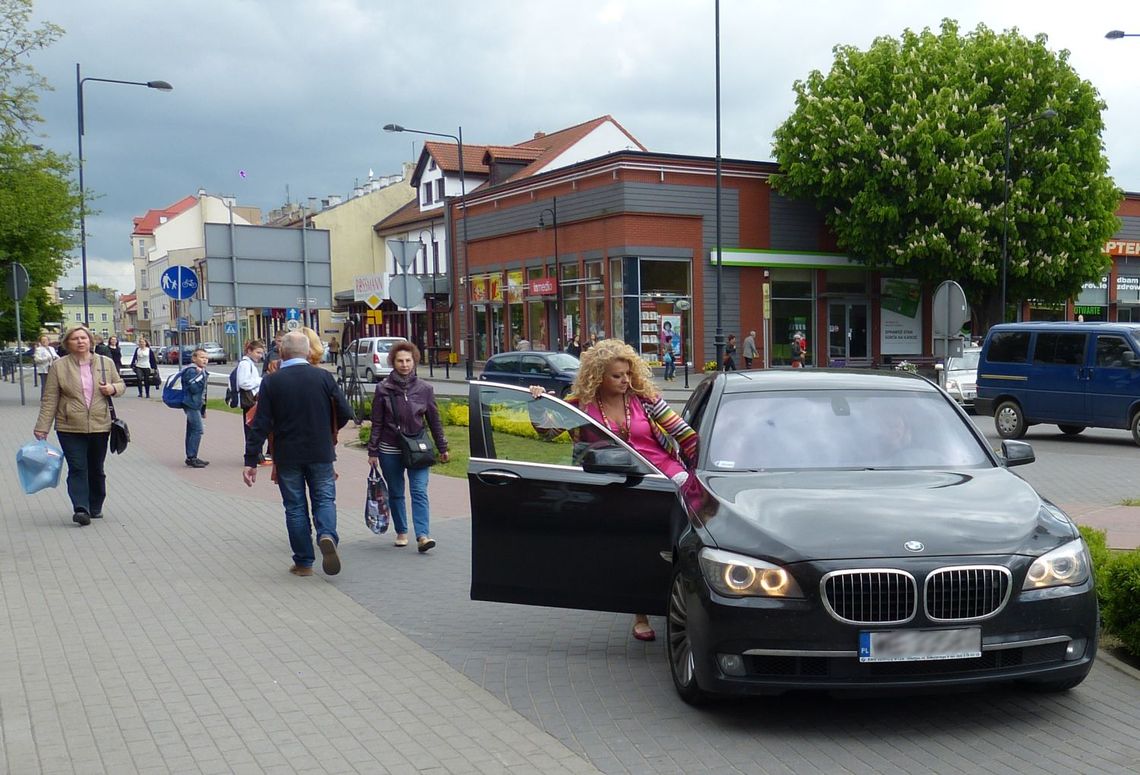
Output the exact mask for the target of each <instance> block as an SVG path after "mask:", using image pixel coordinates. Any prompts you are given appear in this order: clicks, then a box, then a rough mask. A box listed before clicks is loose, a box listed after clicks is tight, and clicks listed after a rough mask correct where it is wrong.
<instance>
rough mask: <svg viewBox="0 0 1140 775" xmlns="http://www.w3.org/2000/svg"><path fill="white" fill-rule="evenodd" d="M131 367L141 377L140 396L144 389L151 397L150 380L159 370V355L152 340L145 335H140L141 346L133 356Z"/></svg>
mask: <svg viewBox="0 0 1140 775" xmlns="http://www.w3.org/2000/svg"><path fill="white" fill-rule="evenodd" d="M131 368H132V369H134V370H135V375H136V376H137V377H138V379H139V384H138V388H139V398H142V397H143V391H146V397H147V398H150V381H151V379H153V377H152V376H151V375H152V374H153V373H154V372H156V371H158V357H157V356H156V355H155V354H154V350H153V349H152V348H151V346H150V340H149V339H147V338H146V337H145V336H141V337H139V346H138V348H137V349H136V350H135V354H134V355H132V356H131Z"/></svg>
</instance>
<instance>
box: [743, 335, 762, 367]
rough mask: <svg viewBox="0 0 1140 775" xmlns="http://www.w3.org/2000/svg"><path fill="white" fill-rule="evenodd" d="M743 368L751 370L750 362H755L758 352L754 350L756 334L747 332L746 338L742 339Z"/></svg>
mask: <svg viewBox="0 0 1140 775" xmlns="http://www.w3.org/2000/svg"><path fill="white" fill-rule="evenodd" d="M741 354H742V355H743V356H744V368H746V369H751V368H752V362H753V361H755V360H756V356H757V355H759V354H760V351H759V350H757V349H756V332H755V331H749V332H748V336H746V337H744V352H743V353H741Z"/></svg>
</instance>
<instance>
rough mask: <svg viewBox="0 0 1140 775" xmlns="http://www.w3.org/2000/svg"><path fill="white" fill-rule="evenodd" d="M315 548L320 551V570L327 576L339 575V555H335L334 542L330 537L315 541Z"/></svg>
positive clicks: (322, 537)
mask: <svg viewBox="0 0 1140 775" xmlns="http://www.w3.org/2000/svg"><path fill="white" fill-rule="evenodd" d="M317 546H319V547H320V549H321V570H323V571H324V572H325V573H326V574H327V575H329V576H335V575H336V574H338V573H340V555H339V554H337V553H336V541H334V540H333V539H332V536H321V537H320V538H318V539H317Z"/></svg>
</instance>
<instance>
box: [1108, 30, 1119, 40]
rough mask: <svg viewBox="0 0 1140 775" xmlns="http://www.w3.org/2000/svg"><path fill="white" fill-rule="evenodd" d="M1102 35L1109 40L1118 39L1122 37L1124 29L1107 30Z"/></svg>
mask: <svg viewBox="0 0 1140 775" xmlns="http://www.w3.org/2000/svg"><path fill="white" fill-rule="evenodd" d="M1104 36H1105V37H1106V38H1108V39H1109V40H1119V39H1120V38H1123V37H1124V30H1109V31H1108V32H1106V33H1105V34H1104Z"/></svg>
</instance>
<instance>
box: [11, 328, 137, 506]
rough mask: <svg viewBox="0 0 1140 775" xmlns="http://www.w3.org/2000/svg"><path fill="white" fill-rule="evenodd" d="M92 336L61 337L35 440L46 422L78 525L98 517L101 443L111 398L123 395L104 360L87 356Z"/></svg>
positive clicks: (83, 332) (82, 331)
mask: <svg viewBox="0 0 1140 775" xmlns="http://www.w3.org/2000/svg"><path fill="white" fill-rule="evenodd" d="M94 341H95V340H94V338H93V337H92V336H91V332H90V331H88V330H87V329H86V328H84V327H83V326H75V327H73V328H71V329H68V331H67V333H66V334H65V335H64V337H63V346H64V347H65V348H67V352H68V354H67V356H66V357H64V358H60V359H59V360H57V361H56V362H55V363H54V364H52V367H51V369H50V370H49V371H48V374H47V384H46V385H45V386H44V391H43V397H42V398H41V399H40V414H39V417H37V418H36V427H35V430H34V434H35V437H36V438H37V439H39V440H41V441H43V440H44V439H46V438H47V436H48V431H50V430H51V427H52V424H53V423H54V424H55V434H56V436H58V437H59V446H60V447H61V448H62V449H63V456H64V458H66V459H67V495H68V497H69V498H71V508H72V511H73V512H74V513H73V515H72V517H71V521H72V522H76V523H77V524H79V526H80V527H82V526H84V525H90V524H91V520H92V519H100V518H102V516H103V501H104V500H105V499H106V498H107V476H106V474H105V473H104V471H103V464H104V462H105V461H106V459H107V442H108V440H109V439H110V436H111V404H110V401H109V400H108V399H109V398H111V397H113V396H121V395H122V394H123V393H125V392H126V391H127V386H126V385H125V384H123V378H122V377H120V376H119V372H118V371H116V370H115V364H114V363H113V362H112V361H111V359H110V358H107V357H105V356H102V355H96V354H95V353H94V352H92V348H93V346H94Z"/></svg>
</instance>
